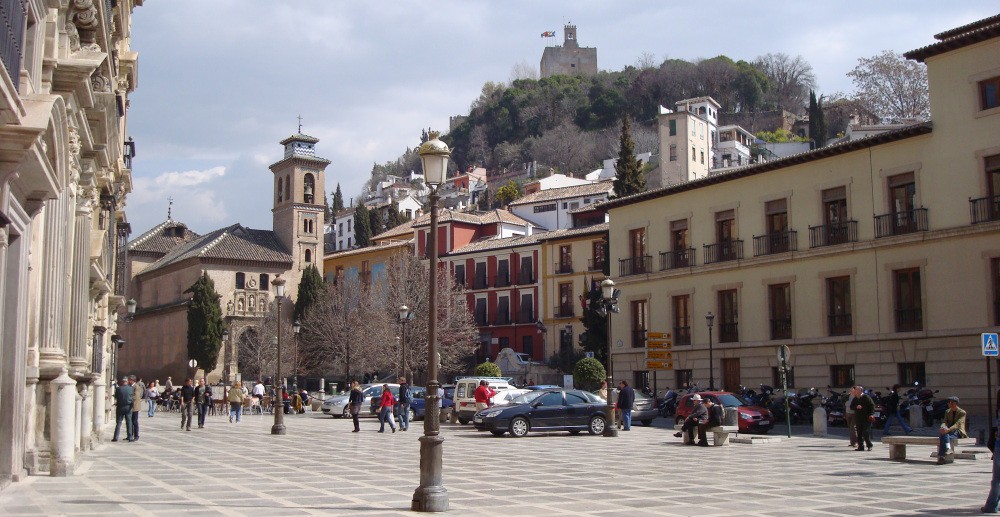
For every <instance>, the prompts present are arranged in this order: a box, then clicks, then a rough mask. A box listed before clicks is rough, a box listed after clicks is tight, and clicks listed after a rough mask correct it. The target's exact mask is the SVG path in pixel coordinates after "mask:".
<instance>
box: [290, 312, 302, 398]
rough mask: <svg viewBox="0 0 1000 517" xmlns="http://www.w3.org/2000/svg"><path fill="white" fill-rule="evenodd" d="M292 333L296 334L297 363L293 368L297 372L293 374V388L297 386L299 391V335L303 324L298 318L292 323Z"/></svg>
mask: <svg viewBox="0 0 1000 517" xmlns="http://www.w3.org/2000/svg"><path fill="white" fill-rule="evenodd" d="M292 332H293V333H294V334H295V363H294V364H295V366H293V367H292V368H294V369H295V372H294V373H293V380H292V386H295V388H296V389H298V387H299V333H300V332H302V324H301V323H299V320H298V318H296V319H295V322H294V323H292Z"/></svg>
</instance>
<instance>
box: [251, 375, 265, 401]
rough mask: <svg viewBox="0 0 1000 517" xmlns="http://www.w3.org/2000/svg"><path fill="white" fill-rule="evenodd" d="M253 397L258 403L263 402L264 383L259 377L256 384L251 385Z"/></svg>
mask: <svg viewBox="0 0 1000 517" xmlns="http://www.w3.org/2000/svg"><path fill="white" fill-rule="evenodd" d="M253 398H255V399H257V403H258V404H263V402H264V383H263V382H261V381H260V379H257V384H254V385H253Z"/></svg>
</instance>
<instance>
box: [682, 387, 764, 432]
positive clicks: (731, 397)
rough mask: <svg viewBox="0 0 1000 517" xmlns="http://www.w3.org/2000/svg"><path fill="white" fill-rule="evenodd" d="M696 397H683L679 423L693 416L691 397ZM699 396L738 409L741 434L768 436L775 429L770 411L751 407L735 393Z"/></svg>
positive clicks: (711, 393) (714, 393)
mask: <svg viewBox="0 0 1000 517" xmlns="http://www.w3.org/2000/svg"><path fill="white" fill-rule="evenodd" d="M694 395H695V394H694V393H688V394H686V395H684V396H683V397H681V400H680V402H679V403H678V404H677V413H676V415H675V421H676V422H677V423H681V422H683V421H684V419H685V418H687V416H688V415H690V414H691V410H692V408H693V407H694V404H693V403H692V402H691V397H692V396H694ZM698 395H701V398H702V399H712V401H713V402H715V403H716V404H722V406H723V407H727V408H728V407H732V408H736V410H737V412H739V416H740V418H739V432H741V433H760V434H766V433H767V432H768V431H770V430H771V428H772V427H774V418H772V416H771V412H770V411H768V410H767V409H764V408H762V407H760V406H751V405H750V404H749V403H748V402H747V401H746V400H745V399H743V398H742V397H740V396H739V395H736V394H735V393H730V392H728V391H701V392H698Z"/></svg>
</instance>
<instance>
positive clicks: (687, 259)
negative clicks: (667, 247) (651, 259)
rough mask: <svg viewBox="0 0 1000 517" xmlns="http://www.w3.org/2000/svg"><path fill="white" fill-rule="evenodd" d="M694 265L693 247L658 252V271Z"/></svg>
mask: <svg viewBox="0 0 1000 517" xmlns="http://www.w3.org/2000/svg"><path fill="white" fill-rule="evenodd" d="M693 265H694V248H685V249H680V250H675V251H661V252H660V271H665V270H667V269H678V268H682V267H690V266H693Z"/></svg>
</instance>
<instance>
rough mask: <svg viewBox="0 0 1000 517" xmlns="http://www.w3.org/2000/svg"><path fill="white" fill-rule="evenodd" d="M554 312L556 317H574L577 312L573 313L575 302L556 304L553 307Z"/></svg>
mask: <svg viewBox="0 0 1000 517" xmlns="http://www.w3.org/2000/svg"><path fill="white" fill-rule="evenodd" d="M552 314H554V315H555V316H554V317H556V318H572V317H574V316H576V314H574V313H573V304H571V303H570V304H560V305H556V306H555V307H553V309H552Z"/></svg>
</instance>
